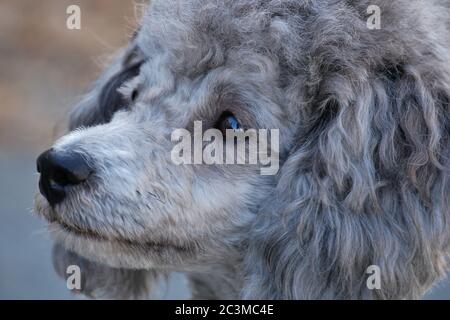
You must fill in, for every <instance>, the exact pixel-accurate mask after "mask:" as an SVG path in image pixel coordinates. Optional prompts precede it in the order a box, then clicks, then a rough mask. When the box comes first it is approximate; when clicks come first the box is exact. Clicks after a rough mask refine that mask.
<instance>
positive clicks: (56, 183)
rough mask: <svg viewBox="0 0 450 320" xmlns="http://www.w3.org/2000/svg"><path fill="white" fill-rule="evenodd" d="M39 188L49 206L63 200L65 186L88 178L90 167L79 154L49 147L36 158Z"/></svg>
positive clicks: (90, 171) (76, 183)
mask: <svg viewBox="0 0 450 320" xmlns="http://www.w3.org/2000/svg"><path fill="white" fill-rule="evenodd" d="M37 171H38V172H39V173H40V174H41V176H40V179H39V190H40V191H41V194H42V195H43V196H44V197H45V198H46V199H47V201H48V202H49V203H50V205H51V206H54V205H55V204H57V203H59V202H61V201H62V200H64V198H65V196H66V191H67V188H70V187H72V186H75V185H78V184H80V183H82V182H84V181H86V180H87V179H88V177H89V176H90V175H91V173H92V168H91V167H90V166H89V164H88V162H87V161H86V159H85V158H84V157H82V156H81V155H80V154H78V153H75V152H70V151H55V150H54V149H50V150H47V151H45V152H44V153H42V154H41V155H40V156H39V157H38V159H37Z"/></svg>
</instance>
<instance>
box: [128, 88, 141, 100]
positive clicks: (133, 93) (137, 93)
mask: <svg viewBox="0 0 450 320" xmlns="http://www.w3.org/2000/svg"><path fill="white" fill-rule="evenodd" d="M138 96H139V91H138V90H137V89H134V90H133V91H132V92H131V95H130V98H131V101H132V102H134V101H135V100H136V98H137V97H138Z"/></svg>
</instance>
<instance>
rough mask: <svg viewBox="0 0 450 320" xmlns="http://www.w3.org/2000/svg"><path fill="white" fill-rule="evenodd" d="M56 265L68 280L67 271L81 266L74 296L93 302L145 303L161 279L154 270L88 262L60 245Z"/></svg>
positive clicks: (55, 257) (159, 274)
mask: <svg viewBox="0 0 450 320" xmlns="http://www.w3.org/2000/svg"><path fill="white" fill-rule="evenodd" d="M53 265H54V268H55V270H56V272H57V273H58V275H59V276H60V277H62V278H63V279H66V280H67V279H68V277H69V276H70V274H68V273H67V270H68V267H69V266H78V267H79V268H80V269H79V270H80V276H81V277H80V278H81V281H80V290H75V289H74V292H76V293H82V294H84V295H86V296H88V297H90V298H103V299H105V298H106V299H145V298H148V297H149V295H150V289H151V284H152V283H156V282H157V281H158V278H160V277H161V275H162V274H161V273H157V272H156V271H152V270H131V269H122V268H111V267H108V266H106V265H103V264H99V263H96V262H93V261H90V260H87V259H85V258H83V257H81V256H79V255H78V254H76V253H74V252H71V251H68V250H66V249H65V248H63V247H62V246H61V245H58V244H55V245H54V247H53ZM69 270H70V269H69Z"/></svg>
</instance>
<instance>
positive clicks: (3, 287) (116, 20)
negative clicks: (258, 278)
mask: <svg viewBox="0 0 450 320" xmlns="http://www.w3.org/2000/svg"><path fill="white" fill-rule="evenodd" d="M74 4H75V5H78V6H79V7H80V8H81V30H69V29H67V28H66V19H67V18H68V14H66V8H67V7H68V6H69V5H74ZM143 8H144V4H143V2H142V1H140V2H136V1H133V0H84V1H73V0H72V1H68V0H41V1H35V0H0V299H80V298H81V297H79V296H75V295H73V294H72V293H71V292H70V291H69V290H68V289H67V288H66V282H65V281H64V280H62V279H60V278H58V277H57V276H56V273H55V272H54V271H53V267H52V264H51V248H52V245H51V240H50V238H49V236H48V235H47V232H46V227H45V226H46V224H45V222H44V221H42V220H40V219H38V218H37V217H35V216H33V215H32V208H33V194H34V192H35V191H36V190H37V180H38V175H37V174H36V169H35V159H36V157H37V155H39V154H40V152H42V151H43V150H45V149H47V148H48V147H49V146H51V144H52V142H53V141H54V140H55V139H56V138H57V137H59V136H60V135H61V134H62V133H63V130H64V123H65V117H66V115H67V112H68V110H70V108H71V107H72V106H73V105H74V104H75V103H76V102H77V101H78V100H79V97H80V95H81V94H82V93H83V92H84V91H85V90H86V88H87V86H88V85H89V83H90V81H92V80H93V79H95V77H96V75H98V73H99V72H100V70H101V69H102V62H105V61H106V60H107V58H108V57H109V56H110V55H111V54H112V53H114V51H115V50H116V49H117V48H119V47H121V46H123V45H124V44H125V43H126V42H127V40H128V39H129V37H130V36H131V34H132V33H133V31H134V30H135V28H136V26H137V21H138V20H139V17H140V16H141V15H142V10H143ZM159 297H161V298H172V299H177V298H187V297H188V291H187V288H186V283H185V279H184V278H183V277H182V276H181V275H178V274H175V275H173V276H172V277H171V280H170V281H169V283H168V285H167V286H166V287H165V288H161V293H160V296H159ZM427 298H437V299H450V284H449V283H448V281H444V282H442V283H441V284H440V285H439V286H437V287H436V288H435V289H434V290H433V291H432V292H431V293H430V294H429V295H428V296H427Z"/></svg>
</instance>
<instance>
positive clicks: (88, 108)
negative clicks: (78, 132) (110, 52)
mask: <svg viewBox="0 0 450 320" xmlns="http://www.w3.org/2000/svg"><path fill="white" fill-rule="evenodd" d="M142 62H143V57H142V54H141V53H140V52H139V50H138V49H137V48H136V47H135V46H134V45H132V44H131V45H130V46H129V47H128V48H126V49H125V50H124V51H123V52H120V53H119V54H118V56H117V57H115V58H114V59H113V61H112V62H111V63H110V64H109V66H108V67H107V68H106V70H105V71H104V72H103V73H102V74H101V75H100V77H99V78H98V79H97V80H96V81H95V82H94V83H93V85H92V86H91V88H90V89H89V91H88V93H87V94H86V95H85V96H84V97H83V99H82V100H81V101H80V102H79V103H78V105H77V106H76V107H75V108H74V110H73V111H72V112H71V113H70V115H69V130H74V129H76V128H79V127H90V126H95V125H99V124H102V123H107V122H109V121H110V120H111V118H112V117H113V115H114V113H115V112H116V111H118V110H120V109H123V108H126V107H127V102H126V101H125V99H124V97H123V96H122V95H121V94H120V93H119V92H118V89H119V88H120V87H121V86H122V85H123V84H124V83H125V82H126V81H128V80H131V79H132V78H134V77H136V76H137V75H138V74H139V70H140V66H141V64H142Z"/></svg>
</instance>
